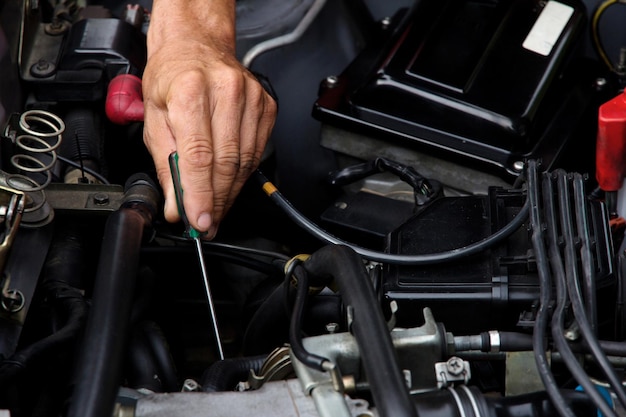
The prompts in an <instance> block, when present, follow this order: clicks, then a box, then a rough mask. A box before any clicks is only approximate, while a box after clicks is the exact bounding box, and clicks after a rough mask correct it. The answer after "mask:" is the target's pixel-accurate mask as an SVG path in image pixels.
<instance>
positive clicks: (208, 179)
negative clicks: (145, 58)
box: [167, 72, 215, 237]
mask: <svg viewBox="0 0 626 417" xmlns="http://www.w3.org/2000/svg"><path fill="white" fill-rule="evenodd" d="M206 88H207V87H206V81H205V78H204V75H203V74H202V73H200V72H187V73H186V74H184V75H182V76H180V77H179V78H178V79H177V80H176V83H175V84H173V85H172V87H171V88H170V95H169V96H168V99H167V109H168V112H167V123H168V126H169V128H170V130H171V132H172V134H173V136H174V137H175V138H176V150H177V152H178V167H179V171H180V181H181V186H182V188H183V200H184V201H183V205H184V207H185V213H186V215H187V218H188V219H189V223H190V224H191V226H192V227H193V228H195V229H196V230H198V231H200V232H206V231H208V230H209V227H210V226H211V224H212V222H213V220H212V214H211V213H213V211H214V204H213V200H214V190H213V185H212V183H213V180H212V167H213V164H214V154H215V150H214V144H213V143H212V139H213V135H212V133H211V120H210V119H209V117H210V116H209V115H210V114H211V111H212V107H213V106H212V105H211V103H210V98H209V96H208V94H206V93H205V91H206ZM172 91H175V94H172ZM210 237H212V236H210Z"/></svg>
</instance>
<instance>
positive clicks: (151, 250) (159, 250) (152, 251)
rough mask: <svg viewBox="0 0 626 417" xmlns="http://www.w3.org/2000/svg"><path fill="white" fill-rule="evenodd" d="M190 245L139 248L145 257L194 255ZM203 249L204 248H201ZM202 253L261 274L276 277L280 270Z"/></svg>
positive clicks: (248, 259)
mask: <svg viewBox="0 0 626 417" xmlns="http://www.w3.org/2000/svg"><path fill="white" fill-rule="evenodd" d="M191 245H192V243H191V242H189V247H185V246H174V247H164V246H160V247H159V246H157V247H144V248H141V253H142V254H146V255H161V254H170V255H171V254H176V253H185V254H186V253H189V254H195V252H194V251H195V248H194V247H193V246H191ZM203 249H204V248H203ZM202 253H203V254H204V255H206V256H212V257H215V258H220V259H222V260H225V261H227V262H230V263H233V264H236V265H239V266H243V267H245V268H248V269H251V270H254V271H258V272H263V273H265V274H268V275H276V273H277V271H279V270H280V268H279V266H278V265H275V264H273V263H271V262H267V261H261V260H259V259H256V258H251V257H249V256H243V255H240V254H233V253H230V252H217V251H215V252H214V251H209V250H203V251H202Z"/></svg>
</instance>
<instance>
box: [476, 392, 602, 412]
mask: <svg viewBox="0 0 626 417" xmlns="http://www.w3.org/2000/svg"><path fill="white" fill-rule="evenodd" d="M560 395H561V396H562V397H563V398H565V402H566V403H567V404H568V406H569V407H570V408H571V409H572V410H574V414H575V415H576V416H577V417H589V416H595V415H597V414H598V411H597V409H596V408H595V406H594V404H593V403H592V402H591V401H589V397H588V396H587V394H585V393H584V392H580V391H571V390H561V393H560ZM484 398H485V402H486V403H487V406H488V407H489V408H490V409H491V413H490V416H491V417H520V416H525V417H551V416H554V413H555V410H554V407H553V404H551V402H550V401H549V397H548V396H546V395H545V393H544V392H541V391H540V392H534V393H530V394H524V395H516V396H511V397H501V398H491V397H488V396H485V397H484Z"/></svg>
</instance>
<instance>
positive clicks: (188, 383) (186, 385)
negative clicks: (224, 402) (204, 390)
mask: <svg viewBox="0 0 626 417" xmlns="http://www.w3.org/2000/svg"><path fill="white" fill-rule="evenodd" d="M195 391H200V384H198V383H197V382H196V381H194V380H193V379H185V382H183V392H195Z"/></svg>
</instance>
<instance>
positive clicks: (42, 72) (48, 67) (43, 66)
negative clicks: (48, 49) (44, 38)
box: [30, 59, 57, 78]
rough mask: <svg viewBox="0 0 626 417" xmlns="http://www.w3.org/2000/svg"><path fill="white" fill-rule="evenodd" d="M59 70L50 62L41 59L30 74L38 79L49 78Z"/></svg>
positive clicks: (33, 66) (32, 67)
mask: <svg viewBox="0 0 626 417" xmlns="http://www.w3.org/2000/svg"><path fill="white" fill-rule="evenodd" d="M56 70H57V68H56V65H54V64H53V63H52V62H50V61H46V60H45V59H40V60H39V61H37V62H36V63H35V64H33V65H32V66H31V67H30V74H31V75H32V76H33V77H36V78H48V77H50V76H51V75H53V74H54V73H55V72H56Z"/></svg>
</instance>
